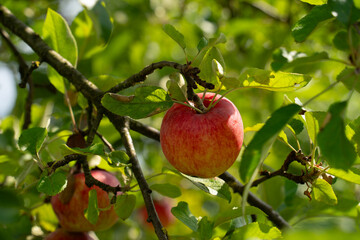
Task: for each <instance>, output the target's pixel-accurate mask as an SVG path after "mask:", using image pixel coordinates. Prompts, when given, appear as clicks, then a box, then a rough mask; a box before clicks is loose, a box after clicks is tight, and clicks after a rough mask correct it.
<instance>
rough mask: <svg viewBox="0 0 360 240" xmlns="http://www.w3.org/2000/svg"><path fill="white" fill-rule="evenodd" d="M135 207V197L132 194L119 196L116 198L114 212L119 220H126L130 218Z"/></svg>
mask: <svg viewBox="0 0 360 240" xmlns="http://www.w3.org/2000/svg"><path fill="white" fill-rule="evenodd" d="M135 205H136V196H135V195H133V194H121V195H119V196H117V197H116V203H115V211H116V214H117V215H118V216H119V218H120V219H122V220H126V219H127V218H129V217H130V216H131V213H132V212H133V211H134V208H135Z"/></svg>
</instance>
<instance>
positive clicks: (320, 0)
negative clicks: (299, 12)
mask: <svg viewBox="0 0 360 240" xmlns="http://www.w3.org/2000/svg"><path fill="white" fill-rule="evenodd" d="M301 1H302V2H306V3H309V4H311V5H323V4H326V3H327V1H328V0H301Z"/></svg>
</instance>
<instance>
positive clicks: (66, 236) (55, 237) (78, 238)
mask: <svg viewBox="0 0 360 240" xmlns="http://www.w3.org/2000/svg"><path fill="white" fill-rule="evenodd" d="M45 240H94V239H93V238H92V237H90V236H89V234H88V233H86V232H67V231H65V230H64V229H62V228H59V229H57V230H56V231H55V232H52V233H50V234H49V235H48V236H47V237H46V238H45Z"/></svg>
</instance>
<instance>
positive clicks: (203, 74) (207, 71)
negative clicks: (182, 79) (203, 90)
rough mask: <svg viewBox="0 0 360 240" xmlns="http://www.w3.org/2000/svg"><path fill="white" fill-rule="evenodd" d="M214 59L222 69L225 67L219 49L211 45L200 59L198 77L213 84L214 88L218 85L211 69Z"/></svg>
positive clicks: (217, 80)
mask: <svg viewBox="0 0 360 240" xmlns="http://www.w3.org/2000/svg"><path fill="white" fill-rule="evenodd" d="M214 59H215V60H216V61H217V62H218V63H219V64H220V65H221V66H222V67H223V69H225V61H224V58H223V56H222V54H221V52H220V50H219V49H218V48H217V47H212V48H210V49H209V51H207V52H206V54H205V56H204V57H203V59H202V62H201V64H200V66H199V68H200V73H199V77H200V78H201V79H202V80H204V81H205V82H207V83H212V84H214V85H215V89H218V88H219V86H220V82H219V79H218V77H217V76H216V75H215V74H214V71H213V60H214ZM223 71H225V70H223Z"/></svg>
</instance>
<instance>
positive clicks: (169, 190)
mask: <svg viewBox="0 0 360 240" xmlns="http://www.w3.org/2000/svg"><path fill="white" fill-rule="evenodd" d="M150 189H151V190H154V191H156V192H158V193H160V194H161V195H163V196H166V197H170V198H177V197H180V196H181V190H180V188H179V187H177V186H175V185H173V184H170V183H164V184H160V183H156V184H152V185H151V186H150Z"/></svg>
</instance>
